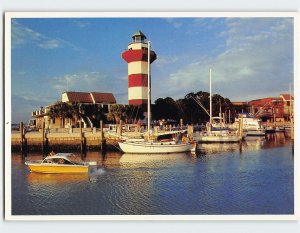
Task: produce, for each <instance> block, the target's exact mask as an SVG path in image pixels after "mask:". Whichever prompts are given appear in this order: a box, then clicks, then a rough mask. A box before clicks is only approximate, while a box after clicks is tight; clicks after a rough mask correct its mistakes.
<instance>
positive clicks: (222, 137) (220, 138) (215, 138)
mask: <svg viewBox="0 0 300 233" xmlns="http://www.w3.org/2000/svg"><path fill="white" fill-rule="evenodd" d="M209 86H210V91H209V92H210V95H209V99H210V105H209V109H210V110H209V122H208V123H207V130H206V132H201V133H199V134H194V135H193V138H194V140H195V141H197V142H202V143H206V142H224V143H225V142H239V141H240V140H241V137H239V136H238V134H237V132H236V133H231V132H230V130H229V129H227V128H222V129H216V128H214V127H213V117H212V90H211V89H212V85H211V69H210V70H209Z"/></svg>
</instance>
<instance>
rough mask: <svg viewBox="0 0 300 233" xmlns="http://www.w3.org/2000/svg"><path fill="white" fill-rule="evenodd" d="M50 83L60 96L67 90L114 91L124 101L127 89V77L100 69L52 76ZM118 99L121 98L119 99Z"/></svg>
mask: <svg viewBox="0 0 300 233" xmlns="http://www.w3.org/2000/svg"><path fill="white" fill-rule="evenodd" d="M48 84H49V86H50V87H51V88H52V89H53V90H54V91H55V92H56V93H57V95H58V96H59V97H60V94H61V93H62V92H65V91H83V92H91V91H96V92H112V93H113V94H114V95H119V96H120V97H122V101H123V92H124V91H127V88H126V87H127V77H126V78H125V77H124V76H122V77H119V78H117V77H114V76H113V75H108V74H106V73H103V72H98V71H88V72H77V73H73V74H65V75H63V76H58V77H52V78H50V79H48ZM120 87H124V88H120ZM117 101H120V100H118V99H117Z"/></svg>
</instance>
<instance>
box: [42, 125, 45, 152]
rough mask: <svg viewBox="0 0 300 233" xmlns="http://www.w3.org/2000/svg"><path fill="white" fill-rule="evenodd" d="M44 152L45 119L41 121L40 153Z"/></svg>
mask: <svg viewBox="0 0 300 233" xmlns="http://www.w3.org/2000/svg"><path fill="white" fill-rule="evenodd" d="M44 153H45V121H44V120H43V122H42V154H43V155H44Z"/></svg>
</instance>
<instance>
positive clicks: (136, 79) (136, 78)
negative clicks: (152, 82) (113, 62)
mask: <svg viewBox="0 0 300 233" xmlns="http://www.w3.org/2000/svg"><path fill="white" fill-rule="evenodd" d="M147 86H148V75H147V74H131V75H128V87H147Z"/></svg>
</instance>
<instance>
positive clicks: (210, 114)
mask: <svg viewBox="0 0 300 233" xmlns="http://www.w3.org/2000/svg"><path fill="white" fill-rule="evenodd" d="M209 123H210V125H212V95H211V69H209ZM210 127H211V126H210Z"/></svg>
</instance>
